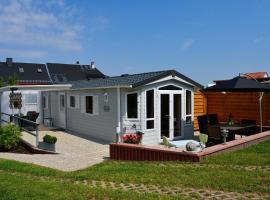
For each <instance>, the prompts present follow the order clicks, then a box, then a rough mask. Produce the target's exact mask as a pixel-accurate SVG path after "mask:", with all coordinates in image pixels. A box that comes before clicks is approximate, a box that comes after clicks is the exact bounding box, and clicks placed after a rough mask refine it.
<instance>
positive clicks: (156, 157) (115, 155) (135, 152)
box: [110, 131, 270, 162]
mask: <svg viewBox="0 0 270 200" xmlns="http://www.w3.org/2000/svg"><path fill="white" fill-rule="evenodd" d="M266 140H270V131H267V132H263V133H258V134H255V135H251V136H248V137H245V138H242V139H239V140H234V141H230V142H227V144H226V145H223V144H219V145H215V146H212V147H208V148H206V149H204V150H203V151H202V152H199V153H189V152H181V151H178V150H177V149H165V148H164V149H163V148H157V147H150V146H144V145H135V144H124V143H111V144H110V158H111V159H114V160H129V161H189V162H199V161H201V160H202V159H204V158H205V157H208V156H212V155H216V154H218V153H224V152H229V151H234V150H238V149H243V148H246V147H249V146H251V145H254V144H258V143H260V142H263V141H266Z"/></svg>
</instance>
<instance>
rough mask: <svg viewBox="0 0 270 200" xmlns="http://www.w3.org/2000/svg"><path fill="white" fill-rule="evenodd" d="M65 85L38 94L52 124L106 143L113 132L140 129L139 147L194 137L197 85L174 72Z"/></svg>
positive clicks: (110, 139)
mask: <svg viewBox="0 0 270 200" xmlns="http://www.w3.org/2000/svg"><path fill="white" fill-rule="evenodd" d="M68 83H69V84H71V85H72V87H71V88H70V89H66V90H59V91H48V92H43V94H42V95H43V96H44V98H43V99H45V100H46V101H47V103H46V105H48V106H47V107H44V110H43V112H44V117H46V118H52V119H53V123H54V126H57V127H61V128H63V129H66V130H68V131H72V132H77V133H80V134H83V135H86V136H90V137H94V138H99V139H102V140H106V141H108V142H112V141H115V139H116V133H117V132H122V133H132V132H135V131H142V132H144V136H143V141H142V142H143V143H144V144H157V143H159V142H160V141H161V138H162V136H163V135H164V136H167V137H168V138H170V139H187V138H193V136H194V126H193V121H194V91H195V90H196V89H200V88H202V86H201V85H200V84H198V83H197V82H195V81H193V80H192V79H190V78H188V77H186V76H184V75H182V74H180V73H179V72H177V71H175V70H166V71H157V72H149V73H141V74H132V75H129V74H123V75H121V76H117V77H104V78H99V79H89V80H81V81H72V82H68Z"/></svg>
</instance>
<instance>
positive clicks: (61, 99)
mask: <svg viewBox="0 0 270 200" xmlns="http://www.w3.org/2000/svg"><path fill="white" fill-rule="evenodd" d="M58 104H59V106H58V107H59V126H60V128H64V129H65V128H66V95H65V93H59V96H58Z"/></svg>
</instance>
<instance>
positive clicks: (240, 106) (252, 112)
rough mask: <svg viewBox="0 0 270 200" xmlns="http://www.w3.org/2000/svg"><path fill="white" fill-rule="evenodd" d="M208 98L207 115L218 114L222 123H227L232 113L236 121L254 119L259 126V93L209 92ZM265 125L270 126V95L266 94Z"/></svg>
mask: <svg viewBox="0 0 270 200" xmlns="http://www.w3.org/2000/svg"><path fill="white" fill-rule="evenodd" d="M205 95H206V97H207V113H208V114H212V113H217V114H218V116H219V120H220V121H224V122H226V121H227V120H228V117H229V115H230V113H231V114H232V117H233V119H234V120H236V121H238V122H240V121H241V120H242V119H254V120H256V121H257V123H258V124H259V122H260V115H259V94H258V93H244V92H242V93H241V92H237V93H232V92H231V93H226V94H222V93H221V92H211V93H210V92H209V93H207V94H205ZM262 110H263V125H264V126H270V94H267V93H265V95H264V98H263V102H262Z"/></svg>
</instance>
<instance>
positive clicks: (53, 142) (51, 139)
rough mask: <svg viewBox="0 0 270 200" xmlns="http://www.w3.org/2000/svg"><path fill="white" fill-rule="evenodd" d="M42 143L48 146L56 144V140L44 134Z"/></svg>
mask: <svg viewBox="0 0 270 200" xmlns="http://www.w3.org/2000/svg"><path fill="white" fill-rule="evenodd" d="M43 142H46V143H49V144H55V143H56V142H57V138H56V137H54V136H51V135H48V134H46V135H45V136H44V137H43Z"/></svg>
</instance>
